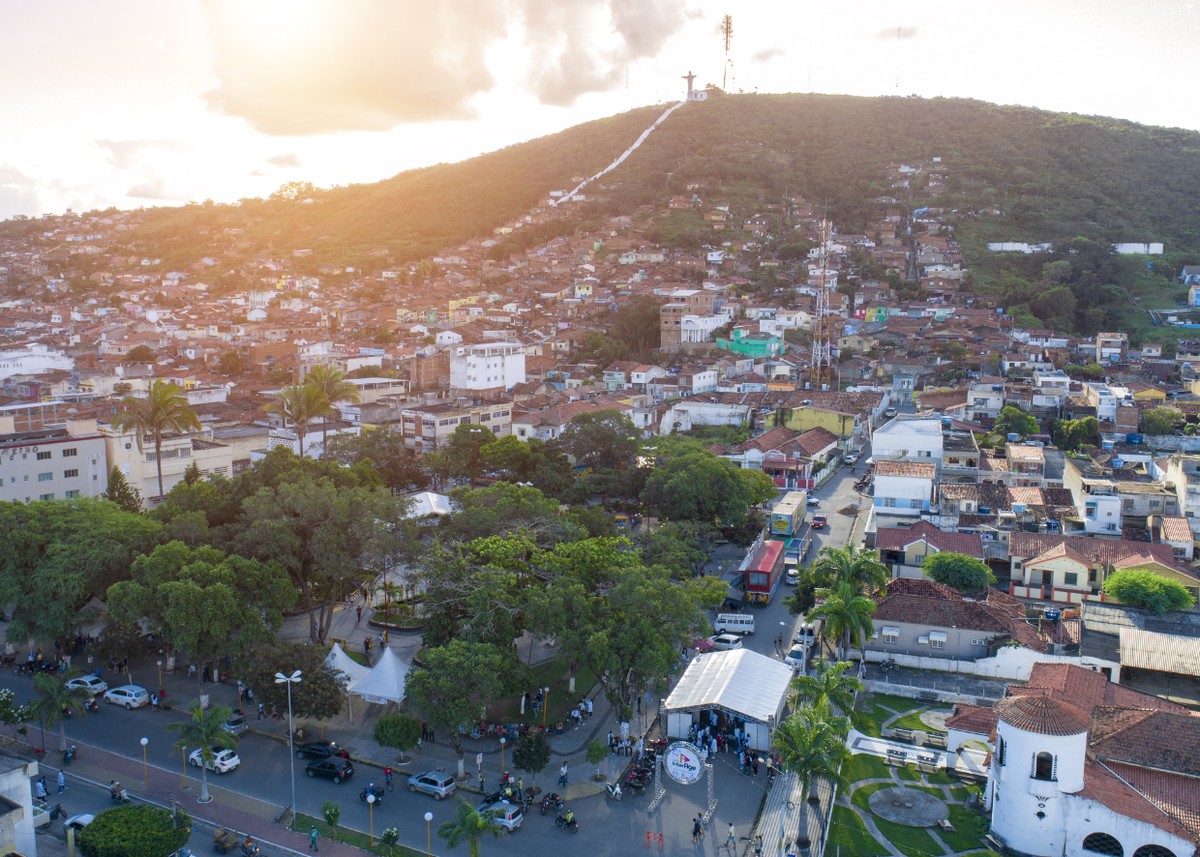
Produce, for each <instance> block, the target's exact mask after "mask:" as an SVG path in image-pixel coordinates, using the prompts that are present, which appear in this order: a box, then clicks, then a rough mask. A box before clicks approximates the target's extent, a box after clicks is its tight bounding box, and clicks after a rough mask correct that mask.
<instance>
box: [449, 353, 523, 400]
mask: <svg viewBox="0 0 1200 857" xmlns="http://www.w3.org/2000/svg"><path fill="white" fill-rule="evenodd" d="M524 383H525V348H524V346H522V345H519V344H517V343H513V342H498V343H489V344H482V345H460V346H459V347H458V348H456V349H455V351H454V355H453V356H452V357H451V358H450V386H451V387H452V388H454V389H455V390H469V391H483V390H494V389H497V388H503V389H505V390H510V389H512V388H513V386H514V385H516V384H524Z"/></svg>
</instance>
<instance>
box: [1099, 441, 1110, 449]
mask: <svg viewBox="0 0 1200 857" xmlns="http://www.w3.org/2000/svg"><path fill="white" fill-rule="evenodd" d="M1100 448H1101V449H1112V448H1113V442H1112V441H1111V440H1102V441H1100Z"/></svg>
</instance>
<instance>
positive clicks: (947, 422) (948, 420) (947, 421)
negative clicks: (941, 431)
mask: <svg viewBox="0 0 1200 857" xmlns="http://www.w3.org/2000/svg"><path fill="white" fill-rule="evenodd" d="M953 423H954V420H953V419H952V418H950V417H942V425H944V426H949V425H952V424H953Z"/></svg>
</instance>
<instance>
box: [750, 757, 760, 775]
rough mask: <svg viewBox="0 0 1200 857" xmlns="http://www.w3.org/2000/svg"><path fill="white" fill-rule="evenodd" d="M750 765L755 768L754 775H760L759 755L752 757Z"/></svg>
mask: <svg viewBox="0 0 1200 857" xmlns="http://www.w3.org/2000/svg"><path fill="white" fill-rule="evenodd" d="M750 765H751V767H753V768H754V776H756V777H757V776H758V756H751V757H750Z"/></svg>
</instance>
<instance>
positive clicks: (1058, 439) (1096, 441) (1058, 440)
mask: <svg viewBox="0 0 1200 857" xmlns="http://www.w3.org/2000/svg"><path fill="white" fill-rule="evenodd" d="M1050 437H1051V439H1052V440H1053V442H1054V445H1055V446H1057V447H1058V448H1059V449H1061V450H1063V451H1065V452H1074V451H1075V450H1077V449H1079V448H1080V447H1082V446H1099V445H1100V422H1099V420H1097V419H1096V418H1095V417H1081V418H1080V419H1077V420H1055V421H1054V424H1053V426H1052V427H1051V431H1050Z"/></svg>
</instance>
